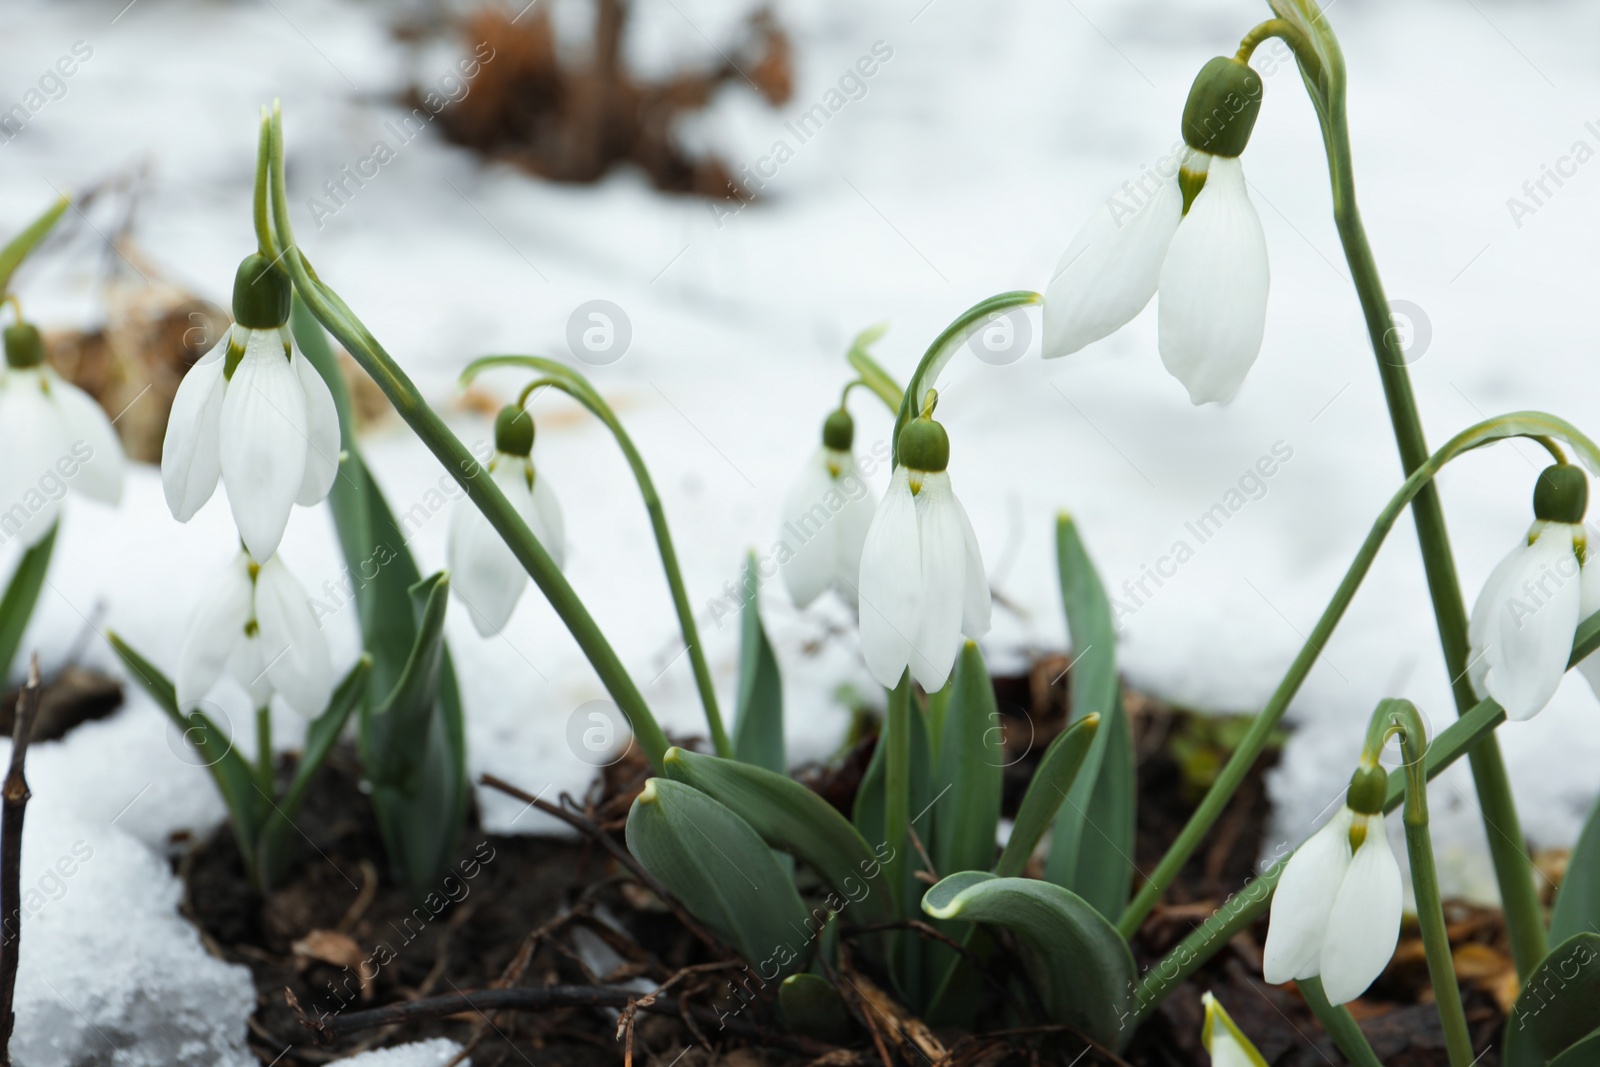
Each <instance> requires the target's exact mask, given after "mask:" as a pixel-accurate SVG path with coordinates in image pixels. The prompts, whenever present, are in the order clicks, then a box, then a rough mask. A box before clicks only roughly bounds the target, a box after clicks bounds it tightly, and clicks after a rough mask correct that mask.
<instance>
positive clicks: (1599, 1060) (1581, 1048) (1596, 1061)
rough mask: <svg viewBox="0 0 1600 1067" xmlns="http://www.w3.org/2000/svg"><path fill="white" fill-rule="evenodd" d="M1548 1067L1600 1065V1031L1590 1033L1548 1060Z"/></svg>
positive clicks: (1599, 1066) (1595, 1066)
mask: <svg viewBox="0 0 1600 1067" xmlns="http://www.w3.org/2000/svg"><path fill="white" fill-rule="evenodd" d="M1550 1067H1600V1031H1597V1032H1596V1033H1593V1034H1590V1035H1589V1036H1588V1037H1586V1038H1584V1039H1583V1040H1582V1041H1579V1042H1578V1043H1577V1044H1575V1045H1569V1046H1567V1051H1565V1052H1563V1053H1562V1054H1561V1055H1559V1056H1557V1057H1556V1058H1555V1059H1553V1060H1551V1061H1550Z"/></svg>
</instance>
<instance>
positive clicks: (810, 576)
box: [783, 448, 866, 608]
mask: <svg viewBox="0 0 1600 1067" xmlns="http://www.w3.org/2000/svg"><path fill="white" fill-rule="evenodd" d="M833 487H834V483H833V476H832V475H831V474H829V473H828V450H827V449H826V448H819V449H818V450H817V452H816V454H815V455H813V456H812V457H811V458H809V459H808V460H806V465H805V467H804V468H803V469H802V470H801V472H800V478H799V480H798V481H796V482H795V484H794V488H792V489H790V490H789V495H788V496H787V497H785V498H784V502H783V543H784V544H786V545H788V546H789V548H790V550H791V551H792V552H793V553H794V554H793V555H792V556H790V557H789V559H788V561H787V562H785V563H784V565H783V584H784V585H786V586H787V587H788V589H789V597H790V599H792V600H793V601H794V603H795V606H796V607H800V608H804V607H807V606H809V605H810V603H811V602H812V601H813V600H815V599H817V597H818V596H820V595H822V592H823V591H824V590H825V589H827V588H828V586H830V585H832V584H833V579H834V575H835V573H836V570H837V564H838V560H839V525H840V523H839V519H840V516H838V515H835V514H834V513H833V512H832V511H830V510H829V508H828V505H827V503H826V499H825V498H826V497H827V495H828V491H829V490H831V489H832V488H833ZM865 536H866V535H865V531H863V533H862V537H863V539H865ZM857 565H858V566H859V557H857Z"/></svg>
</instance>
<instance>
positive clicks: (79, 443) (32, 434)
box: [0, 322, 123, 548]
mask: <svg viewBox="0 0 1600 1067" xmlns="http://www.w3.org/2000/svg"><path fill="white" fill-rule="evenodd" d="M5 353H6V366H5V371H4V375H3V376H0V541H9V540H11V539H12V538H21V540H22V544H23V545H25V546H27V547H30V548H31V547H32V546H34V545H36V544H38V543H39V541H40V540H41V539H43V537H44V536H45V534H47V533H49V532H50V529H51V527H52V526H53V525H54V524H55V521H56V517H57V516H58V515H59V514H60V512H61V500H62V498H63V497H65V496H66V494H67V490H68V489H69V488H70V489H76V490H78V491H79V492H82V493H83V494H84V495H85V496H88V497H91V498H92V499H95V500H99V501H102V502H104V503H107V504H115V503H117V502H118V501H119V500H121V499H122V465H123V460H122V445H121V443H120V442H118V440H117V434H116V431H115V430H113V429H112V427H111V420H110V419H108V418H107V417H106V413H105V412H104V411H102V410H101V409H100V405H99V404H97V403H95V401H94V399H93V398H92V397H90V396H89V394H87V393H85V392H84V391H83V390H82V389H79V388H78V387H77V386H75V385H73V384H72V383H71V382H69V381H66V380H65V379H63V378H62V377H61V376H60V375H58V374H57V373H56V372H55V371H54V370H52V369H51V368H50V367H49V366H48V365H46V364H45V362H44V346H43V344H42V343H41V342H40V339H39V331H38V330H37V329H35V328H34V327H33V326H32V325H31V324H29V323H26V322H19V323H14V324H13V325H11V326H8V327H6V330H5Z"/></svg>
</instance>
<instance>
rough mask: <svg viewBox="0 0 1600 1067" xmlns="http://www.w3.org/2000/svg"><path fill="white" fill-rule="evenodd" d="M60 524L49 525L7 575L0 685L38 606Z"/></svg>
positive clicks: (1, 601) (0, 606) (0, 618)
mask: <svg viewBox="0 0 1600 1067" xmlns="http://www.w3.org/2000/svg"><path fill="white" fill-rule="evenodd" d="M60 529H61V524H60V522H59V521H58V522H54V523H51V524H50V531H49V532H48V533H46V534H45V535H44V536H43V537H42V538H40V539H39V543H38V544H36V545H33V546H32V547H30V548H29V549H28V550H27V551H26V552H24V553H23V554H22V558H21V559H20V560H18V561H17V569H16V570H14V571H12V572H11V581H10V583H9V584H7V586H6V594H5V596H4V597H3V598H0V681H3V680H4V679H6V678H9V677H10V676H11V665H12V663H13V661H14V660H15V659H16V658H17V648H18V647H19V646H20V645H21V644H22V635H23V634H24V633H25V632H26V631H27V629H28V620H29V619H31V618H32V617H33V609H34V605H36V604H38V603H39V590H40V589H42V588H44V576H45V572H46V571H48V570H49V569H50V555H51V553H53V552H54V551H55V547H56V532H57V531H58V530H60Z"/></svg>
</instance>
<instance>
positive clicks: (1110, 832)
mask: <svg viewBox="0 0 1600 1067" xmlns="http://www.w3.org/2000/svg"><path fill="white" fill-rule="evenodd" d="M1056 558H1057V563H1058V566H1059V568H1060V571H1061V602H1062V605H1063V607H1064V608H1065V609H1066V614H1067V628H1068V629H1069V630H1070V631H1071V632H1072V646H1073V650H1074V659H1073V662H1072V671H1071V673H1070V675H1069V681H1068V688H1069V698H1070V700H1071V709H1072V718H1073V721H1077V720H1079V719H1082V718H1084V717H1085V716H1088V715H1099V716H1100V728H1099V729H1098V730H1097V731H1096V732H1095V738H1094V743H1093V744H1092V745H1090V746H1089V753H1088V756H1087V758H1086V759H1085V760H1084V763H1083V767H1082V769H1081V770H1080V771H1079V773H1078V778H1077V781H1075V782H1074V783H1073V785H1072V788H1071V789H1070V790H1068V791H1067V797H1066V802H1065V803H1064V804H1063V805H1062V807H1061V809H1060V814H1059V815H1058V816H1057V818H1056V825H1055V832H1054V834H1053V835H1052V836H1051V844H1050V859H1049V862H1048V863H1047V864H1046V866H1045V877H1046V878H1048V879H1050V881H1052V882H1055V883H1056V884H1057V885H1061V886H1065V887H1066V888H1068V889H1071V890H1072V891H1074V892H1075V893H1078V894H1079V895H1081V896H1082V897H1083V898H1084V899H1085V900H1087V901H1089V902H1090V903H1091V904H1093V905H1094V906H1095V908H1096V909H1098V910H1099V912H1100V914H1101V915H1104V916H1106V917H1107V918H1108V919H1112V920H1113V921H1114V920H1115V919H1116V917H1117V916H1118V915H1120V914H1121V913H1122V908H1123V906H1124V905H1125V904H1127V902H1128V890H1129V888H1130V887H1131V884H1132V879H1133V861H1132V859H1131V857H1132V856H1133V836H1134V818H1135V813H1136V810H1137V809H1136V805H1137V802H1138V797H1137V791H1136V784H1137V783H1136V781H1135V776H1134V762H1133V737H1132V734H1131V732H1130V731H1129V728H1128V717H1127V715H1126V714H1125V713H1124V711H1123V707H1122V699H1121V687H1120V685H1119V684H1118V682H1117V659H1116V648H1117V638H1116V631H1115V629H1114V627H1113V625H1112V618H1111V604H1110V602H1109V601H1108V600H1107V599H1106V592H1105V588H1104V587H1103V586H1102V585H1101V584H1100V578H1099V576H1098V575H1097V574H1096V573H1095V570H1094V564H1093V563H1091V562H1090V560H1089V554H1088V552H1087V551H1086V550H1085V549H1084V547H1083V541H1082V539H1081V538H1080V537H1079V536H1078V529H1077V526H1076V525H1075V524H1074V523H1073V521H1072V519H1071V517H1070V516H1067V515H1062V516H1061V517H1060V518H1059V519H1057V520H1056Z"/></svg>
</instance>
